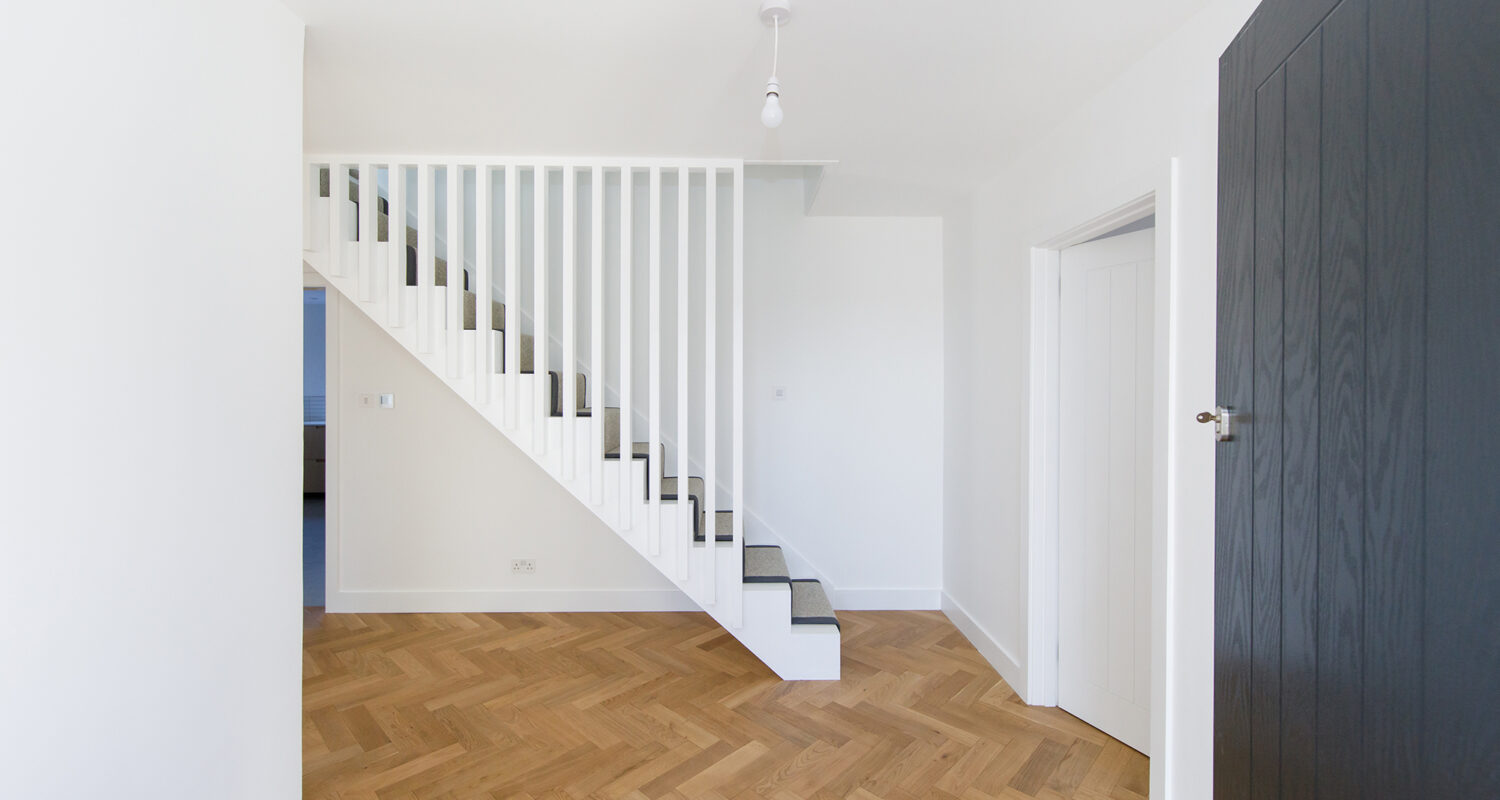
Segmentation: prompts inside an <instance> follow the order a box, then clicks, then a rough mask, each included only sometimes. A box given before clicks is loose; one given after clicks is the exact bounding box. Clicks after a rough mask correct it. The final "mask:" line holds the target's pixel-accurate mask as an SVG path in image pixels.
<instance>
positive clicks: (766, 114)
mask: <svg viewBox="0 0 1500 800" xmlns="http://www.w3.org/2000/svg"><path fill="white" fill-rule="evenodd" d="M782 116H783V114H782V112H781V100H780V99H779V98H778V97H777V95H776V94H774V93H772V94H768V95H766V107H765V108H762V109H761V110H760V124H762V125H764V126H766V127H767V128H775V127H777V126H778V125H780V124H781V118H782Z"/></svg>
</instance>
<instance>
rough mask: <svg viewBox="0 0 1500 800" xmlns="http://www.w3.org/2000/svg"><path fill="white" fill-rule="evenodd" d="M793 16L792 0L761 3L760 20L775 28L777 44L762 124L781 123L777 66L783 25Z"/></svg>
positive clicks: (773, 126)
mask: <svg viewBox="0 0 1500 800" xmlns="http://www.w3.org/2000/svg"><path fill="white" fill-rule="evenodd" d="M791 16H792V5H791V2H790V0H764V2H762V3H761V4H760V21H761V22H764V23H765V24H767V25H770V26H771V27H772V28H773V29H774V30H775V34H774V37H775V44H774V49H773V50H772V51H771V79H770V80H768V81H766V104H765V106H764V107H762V108H761V110H760V124H762V125H764V126H766V127H767V128H775V127H777V126H779V125H780V124H781V120H782V117H783V116H785V115H784V114H783V113H782V111H781V81H779V80H777V78H776V67H777V66H778V62H779V61H780V59H781V26H782V25H785V24H786V22H787V20H788V19H791Z"/></svg>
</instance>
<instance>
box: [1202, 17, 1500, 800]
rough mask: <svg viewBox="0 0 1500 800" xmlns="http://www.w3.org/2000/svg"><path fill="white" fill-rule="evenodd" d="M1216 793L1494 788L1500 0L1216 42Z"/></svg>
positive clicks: (1472, 792) (1458, 793) (1269, 29)
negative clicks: (1230, 426)
mask: <svg viewBox="0 0 1500 800" xmlns="http://www.w3.org/2000/svg"><path fill="white" fill-rule="evenodd" d="M1220 84H1221V94H1220V109H1219V113H1220V183H1219V344H1218V356H1219V362H1218V381H1219V383H1218V401H1219V403H1220V404H1221V405H1223V406H1227V407H1230V408H1232V409H1233V410H1234V412H1235V415H1236V419H1237V421H1238V422H1239V423H1241V424H1240V425H1239V426H1238V430H1237V431H1236V432H1235V433H1236V435H1235V437H1234V438H1233V439H1232V440H1231V441H1227V442H1223V443H1220V444H1219V445H1218V448H1219V450H1218V492H1217V502H1218V511H1217V532H1216V536H1217V539H1216V547H1217V567H1216V570H1217V572H1216V607H1215V617H1216V635H1215V647H1216V655H1215V663H1216V674H1215V698H1214V700H1215V708H1214V715H1215V722H1214V729H1215V730H1214V735H1215V742H1214V745H1215V748H1214V758H1215V762H1214V774H1215V775H1214V777H1215V795H1216V797H1218V798H1221V800H1229V799H1230V798H1252V797H1253V798H1265V797H1285V798H1297V797H1317V798H1329V799H1332V798H1350V800H1355V799H1360V800H1367V799H1370V798H1444V799H1446V798H1481V797H1482V798H1497V797H1500V467H1497V464H1500V420H1497V414H1500V0H1342V1H1341V2H1332V1H1330V0H1267V2H1265V3H1264V4H1263V5H1262V6H1261V8H1260V9H1259V10H1258V11H1257V12H1256V14H1255V16H1254V17H1252V19H1251V20H1250V22H1249V23H1248V24H1247V25H1246V27H1245V29H1244V30H1243V31H1242V32H1241V34H1240V36H1239V37H1238V38H1237V39H1236V40H1235V41H1234V44H1233V45H1231V46H1230V48H1229V50H1228V51H1226V52H1225V54H1224V56H1223V58H1222V60H1221V62H1220Z"/></svg>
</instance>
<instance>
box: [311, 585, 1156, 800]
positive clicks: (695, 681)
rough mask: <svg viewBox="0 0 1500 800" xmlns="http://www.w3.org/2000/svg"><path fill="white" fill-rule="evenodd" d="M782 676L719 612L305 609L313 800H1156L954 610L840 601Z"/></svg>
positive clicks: (1123, 751)
mask: <svg viewBox="0 0 1500 800" xmlns="http://www.w3.org/2000/svg"><path fill="white" fill-rule="evenodd" d="M839 619H840V621H841V622H843V631H844V635H843V648H844V660H843V671H844V677H843V680H841V681H837V682H800V683H784V682H782V681H780V680H778V679H777V678H776V677H775V675H773V674H772V673H771V672H770V671H769V670H768V669H766V668H765V667H764V666H763V665H762V664H761V663H760V662H759V661H757V660H756V659H755V657H754V656H752V655H751V654H750V653H749V652H748V651H747V650H745V648H744V647H743V646H741V645H740V643H739V642H737V641H735V639H734V638H733V637H732V636H730V635H729V634H728V633H726V632H725V631H724V630H723V629H721V628H719V627H718V625H717V624H715V623H714V622H713V620H712V619H710V618H709V617H708V616H707V615H706V614H323V613H322V612H321V610H316V609H309V610H308V612H307V613H305V614H304V644H303V655H302V669H303V682H302V690H303V710H302V734H303V748H302V759H303V794H304V796H305V797H307V798H331V799H333V800H353V799H354V798H381V799H382V800H389V799H393V798H436V799H440V800H458V799H459V798H509V799H514V800H543V798H629V799H630V800H642V798H651V799H653V800H654V799H655V798H670V799H671V800H795V799H800V798H854V799H856V800H875V799H877V798H882V799H884V800H909V799H914V798H940V799H944V800H953V799H954V798H956V799H957V800H982V799H983V798H1045V799H1046V800H1059V798H1073V799H1074V800H1138V798H1141V797H1144V796H1145V794H1146V787H1147V783H1148V781H1147V760H1146V758H1145V757H1144V756H1142V755H1141V754H1140V753H1137V752H1136V751H1134V750H1131V749H1130V748H1128V747H1126V746H1124V745H1123V744H1120V743H1119V742H1117V741H1115V740H1113V739H1111V738H1110V737H1108V736H1106V735H1104V734H1103V733H1101V732H1099V731H1098V730H1096V729H1094V728H1092V727H1090V726H1089V725H1087V724H1084V723H1083V722H1081V721H1079V720H1078V719H1076V718H1075V717H1073V716H1071V715H1069V714H1067V713H1066V712H1064V711H1061V710H1059V709H1055V708H1031V707H1027V706H1025V705H1024V704H1022V703H1021V701H1020V699H1019V698H1018V697H1017V696H1016V694H1015V693H1014V692H1012V691H1011V689H1010V687H1009V686H1007V685H1006V684H1005V682H1004V681H1002V680H1001V679H1000V677H999V676H998V675H997V674H996V673H995V671H994V670H993V669H992V668H990V666H989V665H988V664H987V663H986V662H985V661H984V659H983V658H982V657H981V656H980V655H979V653H978V652H977V651H976V650H975V649H974V648H973V647H972V646H971V645H970V644H969V642H968V641H967V640H966V639H965V638H964V637H963V635H962V634H960V633H959V632H958V630H957V629H956V628H954V627H953V625H952V623H950V622H949V621H948V620H947V618H946V617H944V616H943V615H942V614H941V613H938V612H908V611H882V612H848V611H844V612H840V613H839Z"/></svg>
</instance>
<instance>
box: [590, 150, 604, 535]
mask: <svg viewBox="0 0 1500 800" xmlns="http://www.w3.org/2000/svg"><path fill="white" fill-rule="evenodd" d="M590 188H591V189H592V190H593V195H594V197H593V201H594V204H593V205H594V208H593V213H592V214H591V215H590V216H589V222H590V223H591V224H592V225H593V232H592V233H593V235H592V236H590V237H589V247H590V248H591V252H590V254H589V255H590V261H591V265H590V266H591V270H590V274H589V302H590V303H591V304H592V305H593V308H592V309H591V312H590V315H589V335H590V336H591V338H592V342H591V344H590V346H589V359H590V360H591V361H592V363H591V364H590V365H589V378H590V380H589V407H590V408H592V409H593V410H592V411H591V412H590V413H591V414H592V416H591V417H590V418H589V430H590V431H591V432H592V437H591V441H592V442H593V444H592V445H591V446H590V447H589V452H590V453H592V454H593V455H592V456H590V457H589V464H590V465H592V467H593V472H594V475H593V479H592V480H590V481H589V500H590V502H592V503H593V504H594V505H596V506H597V505H599V504H600V503H602V502H604V376H605V374H606V372H605V369H604V361H605V359H604V170H603V169H602V168H600V167H594V174H593V183H591V184H590Z"/></svg>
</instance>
